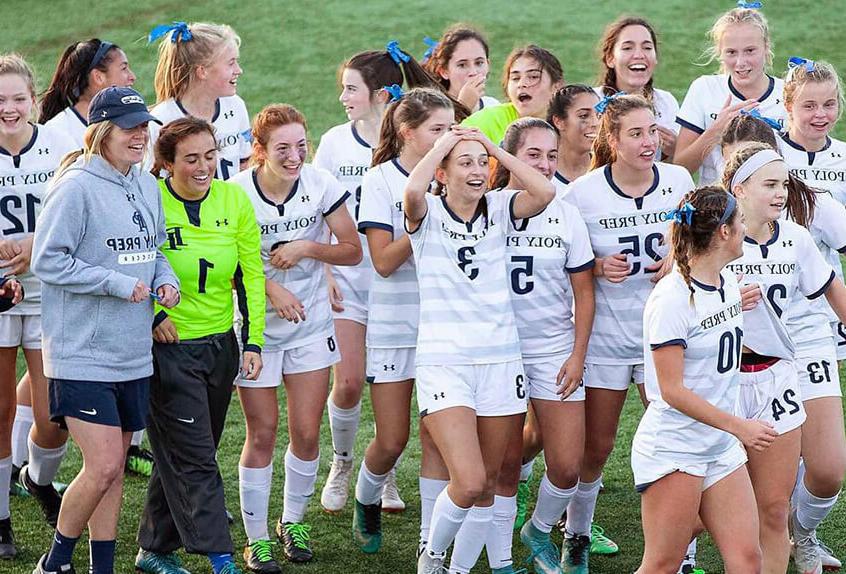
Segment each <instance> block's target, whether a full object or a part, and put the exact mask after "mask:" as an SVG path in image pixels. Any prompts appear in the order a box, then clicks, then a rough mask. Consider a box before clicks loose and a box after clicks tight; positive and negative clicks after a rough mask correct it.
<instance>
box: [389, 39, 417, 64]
mask: <svg viewBox="0 0 846 574" xmlns="http://www.w3.org/2000/svg"><path fill="white" fill-rule="evenodd" d="M385 50H387V51H388V55H389V56H390V57H391V59H392V60H393V61H394V62H396V63H397V64H400V63H402V62H408V61H409V60H410V59H411V56H409V55H408V54H406V53H405V52H403V51H402V50H401V49H400V47H399V42H397V41H396V40H391V41H390V42H388V43H387V44H386V45H385Z"/></svg>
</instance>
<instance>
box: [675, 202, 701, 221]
mask: <svg viewBox="0 0 846 574" xmlns="http://www.w3.org/2000/svg"><path fill="white" fill-rule="evenodd" d="M695 211H696V208H695V207H693V206H692V205H691V204H690V202H687V201H685V202H684V205H682V206H681V208H680V209H673V210H672V211H670V219H672V220H673V223H684V224H687V225H690V224H691V223H692V222H693V213H694V212H695Z"/></svg>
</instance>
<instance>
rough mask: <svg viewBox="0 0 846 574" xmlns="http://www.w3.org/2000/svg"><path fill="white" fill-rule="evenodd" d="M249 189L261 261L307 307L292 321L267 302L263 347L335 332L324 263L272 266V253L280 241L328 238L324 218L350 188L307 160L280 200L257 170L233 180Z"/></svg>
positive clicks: (291, 344) (308, 261)
mask: <svg viewBox="0 0 846 574" xmlns="http://www.w3.org/2000/svg"><path fill="white" fill-rule="evenodd" d="M232 181H233V183H237V184H239V185H240V186H241V187H243V188H244V190H245V191H246V192H247V196H248V197H249V198H250V201H251V202H252V203H253V209H255V212H256V220H257V221H258V225H259V230H260V232H261V259H262V262H263V263H264V274H265V277H266V278H267V279H270V280H272V281H275V282H277V283H278V284H280V285H282V286H283V287H284V288H285V289H287V290H288V291H290V292H291V293H293V294H294V295H295V296H296V297H297V299H299V300H300V302H301V303H302V305H303V309H304V310H305V316H306V318H305V321H300V322H299V323H293V322H291V321H287V320H286V319H284V318H282V317H279V315H277V314H276V311H275V310H274V309H273V307H272V306H271V305H270V302H269V301H268V303H267V306H266V313H265V329H264V341H265V345H264V348H265V349H267V350H272V351H277V350H284V349H292V348H295V347H302V346H304V345H308V344H309V343H313V342H315V341H317V340H320V339H325V338H328V337H331V336H332V335H333V334H334V332H335V328H334V324H333V322H332V312H331V306H330V305H329V292H328V287H327V285H326V275H325V274H324V272H323V263H322V262H321V261H318V260H317V259H312V258H303V259H300V261H299V262H298V263H297V264H296V265H294V266H293V267H291V268H290V269H285V270H283V269H278V268H276V267H273V266H272V265H271V264H270V252H271V251H272V250H273V249H274V248H275V247H276V246H278V245H281V244H285V243H289V242H291V241H297V240H300V239H304V240H309V241H317V242H325V241H326V236H327V234H328V232H329V228H328V226H327V225H326V221H325V218H326V216H328V215H330V214H331V213H332V212H334V211H335V210H336V209H338V208H339V207H341V206H342V205H344V202H345V201H346V199H347V191H346V190H345V189H344V188H343V186H342V185H341V184H340V183H338V180H336V179H335V178H334V177H332V175H331V174H329V173H328V172H327V171H325V170H322V169H320V168H316V167H314V166H312V165H311V164H305V165H304V166H303V168H302V171H301V172H300V177H299V178H298V179H297V181H296V182H295V183H294V188H293V189H292V190H291V193H290V194H289V195H288V197H287V198H286V199H285V201H284V202H282V203H276V202H274V201H273V200H272V199H270V198H268V197H267V196H266V195H265V194H264V193H263V192H262V190H261V187H260V186H259V183H258V178H257V176H256V168H251V169H248V170H245V171H243V172H241V173H239V174H238V175H236V176H235V177H233V178H232Z"/></svg>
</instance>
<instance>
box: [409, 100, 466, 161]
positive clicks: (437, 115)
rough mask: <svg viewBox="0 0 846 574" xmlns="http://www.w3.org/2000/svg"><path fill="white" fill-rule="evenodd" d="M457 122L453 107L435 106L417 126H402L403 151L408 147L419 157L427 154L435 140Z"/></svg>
mask: <svg viewBox="0 0 846 574" xmlns="http://www.w3.org/2000/svg"><path fill="white" fill-rule="evenodd" d="M454 123H455V112H454V111H453V110H452V108H435V109H434V110H432V112H431V113H430V114H429V117H428V118H426V120H425V121H424V122H423V123H422V124H420V125H419V126H417V127H416V128H407V127H402V128H400V131H401V132H402V139H403V151H404V150H405V149H406V148H408V149H409V151H411V152H412V153H413V154H414V155H416V156H417V157H423V156H424V155H426V154H427V153H428V152H429V150H430V149H432V146H433V145H435V142H436V141H437V140H438V138H439V137H441V135H443V133H444V132H446V131H447V130H448V129H449V127H450V126H451V125H452V124H454Z"/></svg>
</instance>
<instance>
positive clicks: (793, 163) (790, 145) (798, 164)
mask: <svg viewBox="0 0 846 574" xmlns="http://www.w3.org/2000/svg"><path fill="white" fill-rule="evenodd" d="M779 150H780V151H781V155H782V156H784V161H785V162H787V167H788V168H789V169H790V173H792V174H793V175H795V176H796V177H798V178H799V179H801V180H802V181H804V182H805V183H807V184H808V185H810V186H811V187H815V188H817V189H824V190H826V191H830V192H831V194H832V195H833V196H834V198H835V199H836V200H837V201H839V202H840V203H846V142H842V141H840V140H837V139H834V138H828V139H827V140H826V144H825V146H824V147H823V148H822V149H821V150H820V151H816V152H814V151H807V150H806V149H805V148H803V147H802V146H801V145H799V144H798V143H796V142H795V141H793V140H791V139H790V136H788V135H787V134H783V135H782V136H781V139H780V140H779Z"/></svg>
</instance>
